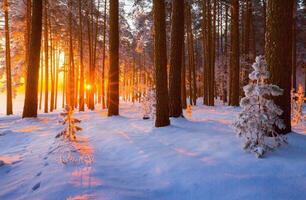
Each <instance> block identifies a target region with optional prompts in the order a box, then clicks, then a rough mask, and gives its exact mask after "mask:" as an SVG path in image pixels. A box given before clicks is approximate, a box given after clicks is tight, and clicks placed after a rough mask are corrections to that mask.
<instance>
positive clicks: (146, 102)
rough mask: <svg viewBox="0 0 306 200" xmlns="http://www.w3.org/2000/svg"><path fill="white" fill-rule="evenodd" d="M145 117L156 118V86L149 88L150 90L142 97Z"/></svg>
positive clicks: (145, 118)
mask: <svg viewBox="0 0 306 200" xmlns="http://www.w3.org/2000/svg"><path fill="white" fill-rule="evenodd" d="M141 104H142V112H143V119H144V120H147V119H152V120H154V118H155V112H156V111H155V110H156V95H155V90H154V88H152V89H149V90H148V92H147V93H146V94H145V95H143V96H142V98H141Z"/></svg>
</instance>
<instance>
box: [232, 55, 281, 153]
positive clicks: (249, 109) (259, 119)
mask: <svg viewBox="0 0 306 200" xmlns="http://www.w3.org/2000/svg"><path fill="white" fill-rule="evenodd" d="M252 67H253V69H254V71H253V72H251V73H250V74H249V79H250V80H251V81H250V83H249V84H248V85H246V86H245V87H244V88H243V90H244V93H245V97H244V98H242V99H241V102H240V106H241V107H242V112H241V113H240V114H239V115H238V119H237V120H236V121H235V122H234V128H235V130H236V132H237V134H238V135H239V136H240V137H243V138H244V139H245V144H244V149H245V150H247V151H250V152H253V153H255V154H256V156H257V157H262V156H263V155H264V154H265V152H267V151H271V150H273V149H274V148H276V147H278V146H280V145H281V144H282V143H286V138H285V137H284V136H283V135H280V134H278V132H277V131H276V128H278V129H285V125H284V122H283V120H282V119H280V115H282V113H283V111H282V110H281V109H280V108H279V107H278V106H277V105H275V103H274V101H273V100H272V97H275V96H280V95H282V94H283V90H282V89H281V88H279V87H278V86H277V85H272V84H267V79H269V77H270V73H269V71H267V64H266V62H265V59H264V57H263V56H259V57H257V58H256V62H255V63H254V64H253V66H252Z"/></svg>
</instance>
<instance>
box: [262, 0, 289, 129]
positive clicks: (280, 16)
mask: <svg viewBox="0 0 306 200" xmlns="http://www.w3.org/2000/svg"><path fill="white" fill-rule="evenodd" d="M293 4H294V1H293V0H286V1H268V4H267V33H266V59H267V64H268V66H269V69H270V72H271V75H272V76H271V82H272V83H273V84H275V85H278V86H279V87H281V88H282V89H284V94H283V95H282V96H281V97H278V98H275V103H276V104H277V105H278V106H279V107H280V108H281V109H282V110H283V111H284V113H283V115H282V118H283V120H284V122H285V125H286V129H285V130H282V131H280V130H279V132H280V133H284V134H285V133H289V132H291V81H289V80H291V78H292V24H293V23H292V22H293Z"/></svg>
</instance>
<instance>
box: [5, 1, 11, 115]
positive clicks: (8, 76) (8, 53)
mask: <svg viewBox="0 0 306 200" xmlns="http://www.w3.org/2000/svg"><path fill="white" fill-rule="evenodd" d="M3 9H4V18H5V67H6V114H7V115H12V114H13V100H12V98H13V95H12V75H11V45H10V28H9V13H8V9H9V5H8V0H4V5H3Z"/></svg>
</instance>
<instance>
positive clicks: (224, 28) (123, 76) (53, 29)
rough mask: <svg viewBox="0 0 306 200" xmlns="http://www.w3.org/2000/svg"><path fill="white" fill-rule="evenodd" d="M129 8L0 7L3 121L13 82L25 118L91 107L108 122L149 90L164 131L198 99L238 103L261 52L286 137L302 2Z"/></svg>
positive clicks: (111, 4)
mask: <svg viewBox="0 0 306 200" xmlns="http://www.w3.org/2000/svg"><path fill="white" fill-rule="evenodd" d="M133 3H134V4H132V6H131V5H128V4H127V3H125V2H123V1H122V2H120V1H118V0H114V1H113V0H111V1H109V0H96V1H94V0H89V1H81V0H54V1H51V0H37V1H36V0H35V1H31V0H26V1H17V2H16V1H11V0H5V1H2V2H1V6H2V7H3V12H1V13H0V20H2V19H3V20H4V22H5V23H3V24H4V26H3V27H1V29H2V30H4V31H0V32H1V33H2V32H3V33H5V34H4V35H3V33H2V35H0V40H1V41H6V43H5V44H6V45H5V47H2V49H3V50H2V52H5V54H6V56H5V60H4V61H5V66H6V67H5V68H1V70H0V75H4V74H6V77H7V78H6V79H5V83H6V85H5V86H6V89H5V91H7V114H12V98H13V96H14V95H13V93H14V89H15V87H14V86H15V85H16V84H20V83H24V85H25V86H24V87H25V93H26V95H25V105H24V111H23V117H36V116H37V111H38V110H43V111H44V112H52V111H53V110H56V109H58V107H59V105H61V107H63V108H64V107H65V105H69V106H70V107H71V108H72V109H78V110H79V111H85V110H86V108H87V109H91V110H94V109H95V108H96V105H97V104H101V105H102V108H103V109H104V108H108V115H109V116H116V115H119V99H120V98H121V99H122V100H125V101H131V102H140V101H141V98H142V96H145V95H146V94H147V93H148V91H150V90H151V89H152V88H156V123H155V126H156V127H162V126H167V125H169V124H170V120H169V117H181V116H182V109H186V108H187V107H188V105H196V104H197V103H198V101H197V100H198V99H199V97H203V103H204V104H205V105H208V106H213V105H214V103H215V99H216V98H219V99H221V100H222V101H223V102H224V103H227V104H228V105H231V106H238V105H239V100H240V99H241V98H242V97H243V95H244V94H243V92H242V91H243V90H242V86H243V85H245V84H247V82H248V73H249V72H250V70H251V65H252V63H253V62H254V59H255V56H256V55H258V54H264V55H265V58H266V60H267V63H268V66H269V70H270V71H271V83H273V84H276V85H279V86H280V87H281V88H283V89H284V95H282V96H281V97H279V98H277V99H275V102H276V105H278V106H280V108H281V109H282V110H283V111H284V112H283V114H282V116H281V118H282V119H283V120H284V122H285V125H286V129H284V130H282V131H281V132H282V133H288V132H290V131H291V122H290V121H291V120H290V116H291V109H290V107H291V106H290V99H291V98H290V91H291V88H292V87H294V88H295V87H296V82H297V79H296V73H297V71H298V70H300V69H301V67H302V66H303V65H304V63H305V61H304V58H305V56H303V55H305V52H306V51H305V45H303V42H305V37H303V36H305V31H306V30H305V28H304V27H305V26H301V25H302V24H303V23H305V22H303V20H305V19H304V17H303V16H304V14H305V10H306V9H305V5H306V3H305V1H304V0H299V1H293V0H288V1H286V3H283V2H281V1H266V0H260V1H259V0H258V1H257V0H256V1H251V0H203V1H193V0H191V1H189V0H188V1H187V0H173V1H163V0H153V1H152V2H151V1H148V0H141V1H140V0H134V2H133ZM127 8H129V9H127ZM128 10H129V11H130V12H129V13H127V11H128ZM272 11H273V12H272ZM6 22H7V23H6ZM12 23H14V25H16V26H14V27H13V26H9V25H10V24H12ZM1 24H2V23H1ZM19 25H20V26H19ZM5 30H6V31H5ZM0 44H2V43H1V42H0ZM10 44H11V46H10ZM0 49H1V48H0ZM4 49H5V51H4ZM23 52H25V54H24V53H23ZM10 66H11V67H10ZM4 72H5V73H4ZM305 74H306V73H305ZM10 79H11V80H10ZM22 79H23V80H24V81H22ZM288 80H292V81H288ZM60 97H61V99H60Z"/></svg>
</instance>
